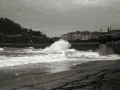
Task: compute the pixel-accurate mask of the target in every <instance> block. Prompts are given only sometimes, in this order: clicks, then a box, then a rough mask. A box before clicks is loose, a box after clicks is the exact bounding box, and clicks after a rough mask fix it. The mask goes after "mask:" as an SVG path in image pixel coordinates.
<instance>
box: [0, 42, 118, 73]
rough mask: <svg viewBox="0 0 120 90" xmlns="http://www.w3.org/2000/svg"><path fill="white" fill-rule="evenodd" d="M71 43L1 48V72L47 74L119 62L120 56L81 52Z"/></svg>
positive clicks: (89, 51) (90, 51) (97, 52)
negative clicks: (101, 63)
mask: <svg viewBox="0 0 120 90" xmlns="http://www.w3.org/2000/svg"><path fill="white" fill-rule="evenodd" d="M70 46H71V45H70V43H69V42H67V41H64V40H58V41H56V42H55V43H53V44H52V45H51V46H48V47H46V48H44V49H41V48H39V49H35V48H33V47H27V48H9V47H3V48H0V70H8V69H12V70H17V69H19V70H20V69H22V70H23V69H26V68H27V69H28V68H29V69H30V70H32V69H33V68H34V69H36V68H37V69H40V70H46V72H52V73H54V72H60V71H66V70H68V69H70V67H71V66H75V65H77V64H82V63H86V62H91V61H112V60H119V59H120V55H118V54H111V55H105V56H101V55H99V51H92V50H88V51H81V50H76V49H74V48H70Z"/></svg>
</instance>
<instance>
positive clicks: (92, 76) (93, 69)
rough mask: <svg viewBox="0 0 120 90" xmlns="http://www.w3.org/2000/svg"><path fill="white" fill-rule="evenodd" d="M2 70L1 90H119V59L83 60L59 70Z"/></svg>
mask: <svg viewBox="0 0 120 90" xmlns="http://www.w3.org/2000/svg"><path fill="white" fill-rule="evenodd" d="M0 73H1V74H0V76H1V78H0V90H120V60H116V61H93V62H88V63H83V64H79V65H75V66H73V67H72V69H70V70H68V71H62V72H58V73H47V74H44V73H43V74H41V72H40V71H39V70H37V71H36V72H32V73H27V72H26V74H23V75H19V74H16V76H15V75H13V73H12V72H10V71H6V72H5V71H0ZM9 76H10V77H9ZM3 77H4V78H3ZM5 77H7V78H5ZM8 77H9V78H8Z"/></svg>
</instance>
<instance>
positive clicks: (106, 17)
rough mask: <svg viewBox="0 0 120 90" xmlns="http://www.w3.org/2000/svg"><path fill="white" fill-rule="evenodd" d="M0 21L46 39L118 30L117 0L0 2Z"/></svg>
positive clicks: (119, 7)
mask: <svg viewBox="0 0 120 90" xmlns="http://www.w3.org/2000/svg"><path fill="white" fill-rule="evenodd" d="M0 17H4V18H8V19H11V20H13V21H14V22H16V23H19V24H20V25H21V26H23V27H25V28H28V29H31V28H32V29H33V30H36V31H41V32H43V33H44V34H46V35H47V36H48V37H59V36H61V34H66V33H67V32H74V31H91V32H93V31H100V29H102V30H103V31H107V28H108V27H110V26H111V27H112V29H120V0H0Z"/></svg>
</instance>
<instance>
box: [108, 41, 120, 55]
mask: <svg viewBox="0 0 120 90" xmlns="http://www.w3.org/2000/svg"><path fill="white" fill-rule="evenodd" d="M106 44H107V46H108V47H112V48H113V49H114V50H115V51H116V52H117V53H119V54H120V41H115V42H107V43H106Z"/></svg>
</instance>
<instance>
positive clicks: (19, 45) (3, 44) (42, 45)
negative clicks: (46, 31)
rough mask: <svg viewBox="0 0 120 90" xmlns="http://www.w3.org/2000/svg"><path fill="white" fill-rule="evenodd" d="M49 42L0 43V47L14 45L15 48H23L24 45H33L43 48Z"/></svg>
mask: <svg viewBox="0 0 120 90" xmlns="http://www.w3.org/2000/svg"><path fill="white" fill-rule="evenodd" d="M49 45H50V44H46V43H39V44H34V43H0V47H15V48H24V47H34V48H45V47H47V46H49Z"/></svg>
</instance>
